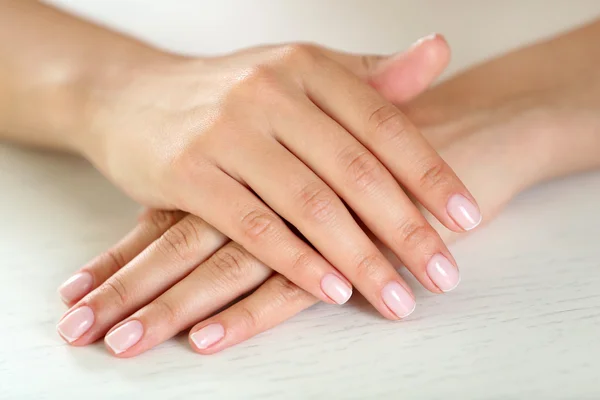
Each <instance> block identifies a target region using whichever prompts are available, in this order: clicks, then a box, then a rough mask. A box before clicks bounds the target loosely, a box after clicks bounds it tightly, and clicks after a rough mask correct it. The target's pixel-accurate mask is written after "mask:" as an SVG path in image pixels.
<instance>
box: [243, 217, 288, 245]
mask: <svg viewBox="0 0 600 400" xmlns="http://www.w3.org/2000/svg"><path fill="white" fill-rule="evenodd" d="M240 222H241V229H242V234H243V236H244V237H245V238H246V239H248V240H250V241H252V242H255V241H260V240H264V239H266V238H267V237H268V236H269V235H271V234H272V233H273V232H274V230H276V229H277V226H278V225H279V220H278V218H277V217H276V216H275V215H273V214H272V213H269V212H267V211H263V210H252V211H250V212H249V213H247V214H246V215H244V216H243V217H242V219H241V221H240Z"/></svg>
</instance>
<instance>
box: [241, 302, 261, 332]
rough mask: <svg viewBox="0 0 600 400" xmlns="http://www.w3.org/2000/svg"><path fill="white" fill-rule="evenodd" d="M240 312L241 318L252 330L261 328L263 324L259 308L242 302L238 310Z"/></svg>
mask: <svg viewBox="0 0 600 400" xmlns="http://www.w3.org/2000/svg"><path fill="white" fill-rule="evenodd" d="M237 312H238V314H239V320H240V321H242V324H244V325H245V326H246V327H247V328H248V329H249V330H250V331H255V330H259V329H260V326H261V318H260V315H259V313H258V311H257V310H255V309H254V308H252V307H249V306H248V305H246V304H242V303H240V306H239V308H238V310H237Z"/></svg>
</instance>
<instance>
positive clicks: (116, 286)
mask: <svg viewBox="0 0 600 400" xmlns="http://www.w3.org/2000/svg"><path fill="white" fill-rule="evenodd" d="M100 292H101V293H105V294H106V295H108V296H109V297H110V298H111V301H110V302H108V303H110V304H111V305H113V306H116V307H122V306H124V305H125V304H127V299H128V297H129V294H128V290H127V286H126V285H125V283H124V282H123V280H122V279H121V277H120V276H119V275H118V274H117V275H113V276H112V277H110V279H108V280H107V281H106V282H104V283H103V284H102V289H101V290H100ZM102 303H104V305H105V304H106V303H107V302H106V301H103V302H102Z"/></svg>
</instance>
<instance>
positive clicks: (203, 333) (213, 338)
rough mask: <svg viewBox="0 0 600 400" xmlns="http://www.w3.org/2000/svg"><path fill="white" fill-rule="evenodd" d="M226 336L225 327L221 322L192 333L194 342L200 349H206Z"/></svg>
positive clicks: (191, 336)
mask: <svg viewBox="0 0 600 400" xmlns="http://www.w3.org/2000/svg"><path fill="white" fill-rule="evenodd" d="M224 336H225V328H223V325H221V324H210V325H206V326H205V327H204V328H202V329H200V330H199V331H196V332H194V333H192V334H191V335H190V338H191V339H192V342H194V344H195V345H196V347H197V348H199V349H202V350H203V349H206V348H208V347H210V346H212V345H213V344H215V343H217V342H218V341H219V340H221V339H223V337H224Z"/></svg>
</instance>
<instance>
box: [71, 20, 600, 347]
mask: <svg viewBox="0 0 600 400" xmlns="http://www.w3.org/2000/svg"><path fill="white" fill-rule="evenodd" d="M598 38H600V23H594V24H591V25H589V26H586V27H583V28H581V29H578V30H576V31H573V32H570V33H567V34H565V35H563V36H561V37H558V38H555V39H552V40H549V41H547V42H544V43H540V44H537V45H534V46H530V47H528V48H525V49H522V50H518V51H515V52H513V53H510V54H507V55H505V56H502V57H500V58H498V59H495V60H492V61H490V62H488V63H486V64H483V65H481V66H478V67H476V68H474V69H471V70H469V71H466V72H464V73H462V74H461V75H459V76H456V77H454V78H453V79H450V80H449V81H446V82H445V83H443V84H441V85H439V86H437V87H435V88H433V89H431V90H429V91H428V92H426V93H425V94H424V95H422V96H420V97H418V98H417V99H415V100H413V101H409V102H407V103H406V104H404V105H403V108H404V110H405V111H406V113H407V115H409V116H410V117H411V118H413V120H414V121H416V123H417V124H418V125H419V127H420V128H421V129H422V132H423V133H424V134H425V136H426V137H427V138H428V140H429V141H430V143H431V144H432V145H433V146H434V147H435V148H436V149H437V150H438V151H439V152H440V154H441V155H442V156H443V157H444V159H446V160H447V162H448V163H449V164H450V165H451V166H452V167H453V168H454V170H455V171H457V173H458V174H459V175H460V176H461V177H462V179H463V180H464V181H465V182H466V183H467V184H468V185H469V187H471V188H473V192H474V194H475V195H476V196H477V197H478V198H479V199H481V200H480V204H481V207H482V210H483V212H484V215H485V216H486V220H485V221H489V220H491V219H492V218H493V217H494V216H496V215H497V214H498V213H499V212H500V211H501V209H502V207H503V206H504V205H505V204H506V203H507V202H509V201H510V199H511V198H512V197H514V196H515V195H516V194H517V193H519V192H521V191H522V190H524V189H526V188H528V187H530V186H532V185H535V184H536V183H539V182H541V181H544V180H548V179H552V178H555V177H557V176H562V175H565V174H571V173H575V172H580V171H584V170H588V169H593V168H599V167H600V159H599V158H598V157H597V151H598V150H599V149H600V136H599V135H598V131H599V130H600V117H599V116H598V113H597V110H598V108H600V73H599V71H598V70H597V68H596V66H597V65H598V64H597V61H600V60H599V59H597V58H595V57H594V56H591V55H590V54H592V53H593V52H592V51H591V50H593V49H594V48H595V46H597V44H596V43H597V40H598ZM556 54H569V55H570V57H571V61H572V62H571V63H569V64H563V65H562V66H561V67H560V68H559V67H557V66H556V64H553V63H550V62H548V61H549V60H551V59H552V58H553V57H556ZM406 60H407V59H405V61H406ZM407 62H410V59H408V61H407ZM393 68H396V67H395V66H394V63H391V64H388V65H387V66H385V67H384V68H382V69H377V70H376V71H375V72H374V75H373V78H374V79H377V80H378V81H379V82H381V84H382V85H383V86H385V85H386V82H385V78H382V77H385V76H389V75H388V71H386V69H393ZM507 70H510V71H512V72H511V75H510V81H511V82H513V83H514V85H506V84H504V83H503V82H502V80H503V79H506V76H507V75H506V72H505V71H507ZM549 70H551V71H549ZM389 84H390V85H391V84H393V82H392V81H390V82H389ZM415 94H416V93H415ZM459 94H460V95H459ZM465 94H466V95H465ZM406 95H408V94H406ZM490 176H493V177H494V178H493V179H489V177H490ZM420 209H421V211H422V212H423V214H424V215H425V216H426V217H427V218H428V219H429V220H430V221H432V224H434V226H435V227H436V229H437V230H438V232H439V234H440V236H441V237H442V238H443V239H444V240H445V241H447V242H451V241H453V240H455V239H456V238H457V235H456V233H454V232H452V231H450V230H448V229H446V228H444V227H443V225H442V224H440V223H439V222H435V218H434V217H433V216H432V215H431V214H429V213H428V212H427V211H426V210H425V209H424V208H423V207H420ZM169 235H177V236H178V237H180V238H182V237H187V239H185V240H182V241H181V243H185V245H182V246H181V249H184V250H183V251H185V252H187V253H185V257H183V258H185V259H190V258H193V257H196V259H197V260H199V261H198V262H197V265H196V266H195V267H193V268H191V269H185V271H184V272H182V275H181V276H183V275H185V274H187V273H189V275H187V276H186V277H185V278H183V279H181V280H179V279H173V280H172V281H171V282H170V283H169V284H165V285H164V287H161V288H160V290H156V282H148V283H146V282H145V280H148V281H151V280H152V278H151V275H152V274H157V275H160V276H163V277H164V273H165V271H164V267H162V268H161V267H159V266H160V265H165V264H167V263H168V264H169V269H171V268H172V266H173V265H177V262H176V261H175V262H174V261H173V260H172V259H165V254H167V253H168V252H164V251H159V250H158V249H160V248H161V247H163V246H164V244H162V245H161V244H160V243H161V241H165V238H166V237H168V236H169ZM166 241H167V242H171V240H166ZM378 245H379V246H380V248H381V249H382V251H384V252H385V251H386V249H385V246H384V245H383V244H382V243H378ZM202 246H204V247H202ZM206 246H209V247H210V249H207V248H206ZM221 246H222V247H221ZM180 252H181V250H180ZM107 254H112V255H111V256H108V255H107ZM107 254H104V255H102V256H100V257H98V258H96V259H95V260H93V261H92V262H91V263H90V264H88V265H87V266H85V267H83V268H82V271H88V272H90V273H92V274H93V275H94V277H95V280H94V282H95V284H96V285H99V286H100V288H99V289H96V290H93V291H92V292H91V293H90V294H89V295H87V296H86V297H85V298H84V300H83V301H84V302H85V303H86V304H95V305H96V306H97V307H101V308H104V307H106V304H107V302H106V300H105V299H104V298H103V296H105V293H106V291H103V289H102V285H103V282H105V279H108V280H107V282H108V281H110V280H111V279H115V280H118V281H119V282H120V283H119V285H123V287H126V288H127V289H126V291H127V293H128V294H130V297H129V298H131V297H132V296H133V297H135V296H136V295H143V296H145V297H144V302H149V304H148V305H146V306H143V307H136V306H134V305H132V304H128V303H125V304H119V307H118V308H122V307H123V306H125V308H127V311H124V312H121V313H118V312H115V311H114V310H111V309H108V311H107V313H108V314H110V315H111V317H110V318H108V319H110V323H108V324H107V325H106V326H105V327H103V329H106V328H107V327H108V326H109V325H111V324H112V323H114V322H116V321H118V320H121V318H122V317H123V316H124V315H128V316H127V317H125V319H123V320H122V321H121V322H118V323H117V324H116V325H114V327H113V328H111V329H110V331H109V334H110V332H113V331H114V330H115V329H118V328H119V327H120V326H122V325H123V324H124V323H127V322H129V321H134V320H135V321H139V322H140V323H141V324H142V326H143V329H144V334H143V336H142V337H141V339H140V340H139V341H138V342H137V343H135V344H133V345H132V346H131V347H130V348H129V349H128V350H126V351H124V352H122V353H119V354H115V355H116V356H118V357H125V358H126V357H132V356H136V355H138V354H140V353H142V352H144V351H145V350H148V349H150V348H151V347H153V346H155V345H156V344H158V343H160V342H162V341H164V340H167V339H168V338H170V337H172V336H174V335H175V334H177V333H178V332H180V331H182V330H184V329H187V328H189V327H190V326H192V328H191V330H190V332H189V335H190V338H191V337H192V335H193V334H194V333H195V332H198V331H199V330H201V329H202V328H205V327H207V326H215V325H220V326H221V327H222V329H223V332H224V336H223V338H222V339H220V340H218V341H217V342H215V343H213V344H212V345H210V346H208V347H206V348H204V347H202V348H200V347H198V346H197V344H196V343H195V342H194V341H193V340H191V339H190V346H191V347H192V348H193V349H194V350H195V351H197V352H198V353H201V354H212V353H215V352H219V351H221V350H223V349H225V348H228V347H230V346H233V345H235V344H237V343H240V342H242V341H244V340H246V339H248V338H250V337H252V336H254V335H256V334H258V333H260V332H262V331H264V330H266V329H269V328H271V327H273V326H275V325H277V324H279V323H281V322H283V321H284V320H286V319H288V318H290V317H292V316H293V315H295V314H297V313H298V312H300V311H302V310H304V309H306V308H308V307H310V306H311V305H313V304H315V303H316V302H318V299H317V298H316V297H314V296H312V295H311V294H309V293H308V292H306V291H304V290H303V289H301V288H300V287H298V286H297V285H295V284H294V283H293V282H291V281H289V280H288V279H286V278H285V277H284V276H282V275H281V274H278V273H276V272H274V271H272V270H270V269H269V268H268V267H266V266H265V265H264V264H262V263H260V262H259V261H258V260H257V259H255V258H254V257H253V256H252V255H251V254H250V253H249V252H248V251H246V250H244V248H243V247H241V246H240V245H239V244H236V243H235V242H231V241H227V239H226V238H225V237H224V236H223V235H221V234H220V233H219V232H218V231H217V230H216V229H215V228H213V227H212V226H210V225H208V224H206V222H204V221H202V220H201V219H199V218H198V217H196V216H193V215H189V214H185V213H182V212H171V211H161V210H149V211H147V212H146V213H144V214H143V215H142V216H141V217H140V221H139V224H138V226H137V227H136V228H135V229H134V230H133V231H132V232H131V233H130V234H129V235H128V236H127V237H125V238H124V239H123V240H122V241H121V242H119V243H118V244H117V245H116V246H114V247H113V248H112V249H110V250H109V251H108V253H107ZM171 254H174V253H171ZM198 254H202V256H199V255H198ZM388 255H389V257H390V259H393V254H392V253H389V252H388ZM136 256H137V257H136ZM114 260H118V261H117V262H115V261H114ZM391 262H393V261H391ZM393 263H394V262H393ZM395 264H396V266H398V262H397V261H396V262H395ZM123 266H124V267H123ZM115 271H117V272H116V273H115ZM133 282H135V284H133ZM163 283H164V282H163ZM171 284H172V285H171ZM166 286H170V288H168V290H166V291H165V292H164V294H161V293H162V292H163V291H164V289H165V287H166ZM250 292H252V293H251V294H250V295H249V296H247V297H245V298H243V299H242V300H239V301H237V302H234V304H232V305H229V306H228V307H226V308H225V309H224V310H222V311H218V310H221V309H222V308H223V307H224V306H226V305H228V304H230V303H231V302H232V301H234V300H235V299H237V298H238V297H239V296H241V295H244V294H248V293H250ZM72 304H73V303H69V305H72ZM130 312H132V314H131V315H129V314H130ZM215 312H217V314H215V315H212V314H213V313H215ZM103 333H104V332H103V330H101V331H97V332H95V333H94V335H92V336H89V337H87V338H86V340H84V341H82V342H79V343H77V344H78V345H85V344H87V343H89V342H92V341H93V340H95V339H97V338H99V337H101V336H102V334H103ZM108 350H109V351H110V352H111V353H113V354H114V352H113V350H112V349H111V348H110V347H108Z"/></svg>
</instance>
